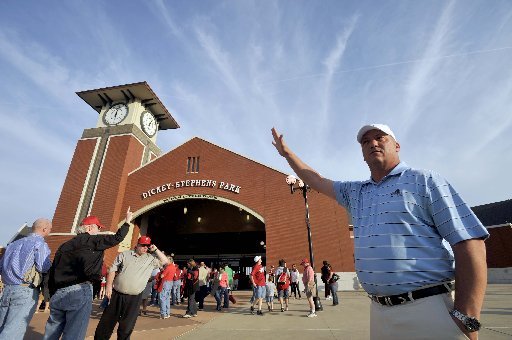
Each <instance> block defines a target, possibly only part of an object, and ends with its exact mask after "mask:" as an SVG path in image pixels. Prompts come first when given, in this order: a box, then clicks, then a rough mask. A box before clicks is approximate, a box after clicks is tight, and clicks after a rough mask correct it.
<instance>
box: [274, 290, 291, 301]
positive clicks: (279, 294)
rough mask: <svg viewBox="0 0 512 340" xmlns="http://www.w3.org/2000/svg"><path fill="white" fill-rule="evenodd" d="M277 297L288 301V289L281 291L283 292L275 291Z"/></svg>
mask: <svg viewBox="0 0 512 340" xmlns="http://www.w3.org/2000/svg"><path fill="white" fill-rule="evenodd" d="M277 297H278V298H285V299H288V298H289V297H290V290H289V289H288V288H287V289H283V290H278V291H277Z"/></svg>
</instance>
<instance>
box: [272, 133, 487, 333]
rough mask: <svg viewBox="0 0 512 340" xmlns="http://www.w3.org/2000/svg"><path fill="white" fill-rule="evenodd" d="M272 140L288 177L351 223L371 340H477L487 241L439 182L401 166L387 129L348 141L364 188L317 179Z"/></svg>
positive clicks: (425, 172)
mask: <svg viewBox="0 0 512 340" xmlns="http://www.w3.org/2000/svg"><path fill="white" fill-rule="evenodd" d="M272 135H273V138H274V141H273V144H274V146H275V147H276V149H277V151H278V152H279V154H280V155H281V156H283V157H284V158H285V159H286V160H287V161H288V163H289V164H290V166H291V167H292V169H293V170H294V171H295V173H296V174H297V175H298V176H299V177H300V178H301V179H302V180H303V181H304V182H305V183H307V184H308V185H309V186H311V188H313V189H315V190H317V191H319V192H321V193H323V194H325V195H327V196H329V197H331V198H333V199H335V200H337V201H338V203H339V204H341V205H342V206H344V207H345V208H346V209H347V210H348V212H349V213H350V215H351V216H352V222H353V225H354V242H355V247H354V249H355V253H354V257H355V261H356V262H355V266H356V271H357V275H358V278H359V281H360V282H361V285H362V286H363V288H364V289H365V290H366V291H367V292H368V294H369V297H370V298H371V299H372V303H371V309H370V310H371V312H370V320H371V322H370V334H371V338H372V339H416V338H422V339H467V338H470V339H477V338H478V329H479V328H480V324H479V322H478V318H479V317H480V311H481V308H482V304H483V298H484V294H485V288H486V284H487V266H486V259H485V245H484V240H485V239H486V238H487V237H488V235H489V234H488V232H487V230H486V229H485V228H484V227H483V226H482V224H481V223H480V221H479V220H478V219H477V218H476V216H475V215H474V214H473V212H472V211H471V209H470V208H469V207H468V206H467V204H466V203H465V202H464V201H463V200H462V199H461V198H460V197H459V195H458V194H457V192H456V191H455V190H454V189H453V188H452V187H451V185H450V184H449V183H448V182H447V181H446V180H445V179H444V178H442V177H441V176H439V175H438V174H436V173H435V172H433V171H428V170H418V169H413V168H411V167H409V166H408V165H407V164H405V163H404V162H401V161H400V158H399V151H400V144H399V143H398V142H397V139H396V137H395V134H394V133H393V131H391V129H390V128H389V127H388V126H387V125H383V124H371V125H365V126H363V127H362V128H361V129H360V130H359V133H358V134H357V141H358V142H359V143H360V145H361V150H362V153H363V158H364V160H365V162H366V163H367V164H368V167H369V169H370V174H371V178H370V179H369V180H366V181H353V182H347V181H338V182H336V181H332V180H330V179H327V178H324V177H322V176H321V175H320V174H318V172H316V171H315V170H314V169H312V168H311V167H310V166H308V165H307V164H306V163H304V162H303V161H302V160H301V159H299V158H298V157H297V156H296V155H295V154H294V153H293V152H292V151H291V150H290V148H288V146H287V145H286V144H285V142H284V140H283V135H280V134H279V133H278V132H277V131H276V130H275V129H272ZM446 242H447V243H449V244H450V246H447V245H446V244H447V243H446ZM452 249H453V250H452ZM455 264H456V265H455ZM453 280H455V281H456V283H457V291H456V294H455V298H454V299H453V294H452V293H453V290H454V285H453Z"/></svg>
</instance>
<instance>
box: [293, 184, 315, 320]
mask: <svg viewBox="0 0 512 340" xmlns="http://www.w3.org/2000/svg"><path fill="white" fill-rule="evenodd" d="M296 183H297V186H294V185H295V184H296ZM286 184H288V185H289V186H290V191H291V193H292V194H293V193H294V192H295V191H296V190H300V191H302V197H304V205H305V206H306V226H307V229H308V245H309V262H310V264H311V267H312V268H313V272H314V270H315V255H314V254H313V242H312V241H311V224H310V223H309V205H308V191H311V188H310V187H309V186H308V185H307V184H305V183H304V182H303V181H302V180H301V179H300V178H296V177H295V176H293V175H288V176H287V177H286ZM314 278H315V287H316V294H315V297H313V302H314V303H315V310H317V311H319V310H320V311H321V310H323V307H322V303H321V302H320V298H319V297H318V284H317V282H316V274H315V275H314Z"/></svg>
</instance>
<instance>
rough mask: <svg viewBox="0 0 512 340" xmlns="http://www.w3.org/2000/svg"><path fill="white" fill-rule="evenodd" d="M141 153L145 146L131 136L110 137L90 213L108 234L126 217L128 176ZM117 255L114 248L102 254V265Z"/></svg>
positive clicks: (139, 160)
mask: <svg viewBox="0 0 512 340" xmlns="http://www.w3.org/2000/svg"><path fill="white" fill-rule="evenodd" d="M143 154H144V146H143V145H142V144H141V143H140V142H139V141H138V140H137V139H135V138H134V137H133V136H131V135H123V136H113V137H110V140H109V143H108V149H107V152H106V154H105V158H104V161H103V165H102V168H101V173H100V178H99V181H98V185H97V188H96V193H95V195H94V201H93V204H92V209H91V213H90V215H95V216H98V218H99V219H100V221H102V223H103V224H104V225H105V226H106V227H107V228H108V227H110V231H113V232H115V231H117V229H118V228H117V226H118V224H119V222H120V221H122V220H123V219H124V218H125V216H126V209H121V206H122V203H123V197H124V193H125V187H126V181H127V178H128V173H129V172H131V171H133V170H134V169H136V168H138V167H139V166H140V164H141V160H142V156H143ZM116 253H117V247H115V248H114V249H112V250H110V251H107V252H105V262H107V263H109V264H110V263H111V262H112V261H113V259H114V257H115V255H116Z"/></svg>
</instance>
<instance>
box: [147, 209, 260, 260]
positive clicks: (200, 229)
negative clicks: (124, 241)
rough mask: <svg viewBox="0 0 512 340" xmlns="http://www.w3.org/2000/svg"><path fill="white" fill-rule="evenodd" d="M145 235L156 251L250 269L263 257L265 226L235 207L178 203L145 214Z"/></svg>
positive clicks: (181, 258) (178, 257)
mask: <svg viewBox="0 0 512 340" xmlns="http://www.w3.org/2000/svg"><path fill="white" fill-rule="evenodd" d="M147 214H149V218H148V229H147V234H148V235H149V236H150V237H151V239H152V240H153V243H154V244H156V245H157V246H158V248H159V249H161V250H164V251H165V252H166V253H167V254H170V253H173V254H175V259H176V260H177V262H178V263H179V262H182V261H184V260H186V259H188V258H195V259H196V260H199V261H205V262H206V263H207V265H216V264H218V263H223V262H228V263H230V264H231V266H232V267H235V268H236V267H239V268H240V269H241V268H242V267H246V266H252V265H253V262H252V261H253V257H254V256H255V255H261V256H263V257H264V255H265V248H264V246H263V245H261V242H262V241H263V242H265V224H264V223H263V222H261V221H260V220H259V219H257V218H256V217H254V216H253V215H251V214H250V213H248V212H247V211H245V210H244V209H241V208H238V207H236V206H234V205H231V204H228V203H224V202H220V201H216V200H211V199H187V200H177V201H173V202H170V203H167V204H164V205H161V206H158V207H156V208H155V209H153V210H151V211H150V212H148V213H147Z"/></svg>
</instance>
